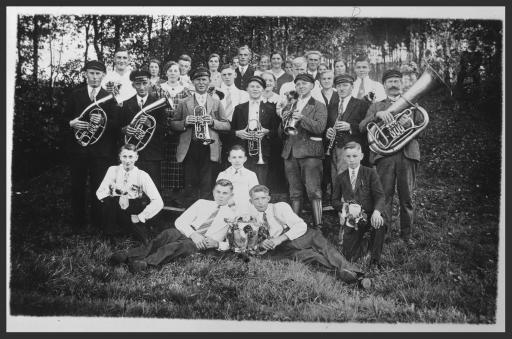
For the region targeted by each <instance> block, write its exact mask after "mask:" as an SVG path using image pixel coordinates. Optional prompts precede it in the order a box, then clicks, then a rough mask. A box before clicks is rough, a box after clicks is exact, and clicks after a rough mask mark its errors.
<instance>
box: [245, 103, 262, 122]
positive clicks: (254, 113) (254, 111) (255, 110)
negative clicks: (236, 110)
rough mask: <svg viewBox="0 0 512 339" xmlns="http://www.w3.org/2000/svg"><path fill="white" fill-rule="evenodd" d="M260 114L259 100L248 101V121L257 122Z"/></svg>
mask: <svg viewBox="0 0 512 339" xmlns="http://www.w3.org/2000/svg"><path fill="white" fill-rule="evenodd" d="M259 113H260V100H259V99H258V100H253V99H251V100H249V115H248V117H247V119H248V120H252V119H256V120H259V115H260V114H259Z"/></svg>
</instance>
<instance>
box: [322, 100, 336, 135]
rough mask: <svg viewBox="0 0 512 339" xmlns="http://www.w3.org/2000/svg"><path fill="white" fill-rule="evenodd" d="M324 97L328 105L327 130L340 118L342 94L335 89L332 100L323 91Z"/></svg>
mask: <svg viewBox="0 0 512 339" xmlns="http://www.w3.org/2000/svg"><path fill="white" fill-rule="evenodd" d="M322 98H323V99H324V103H325V106H326V107H327V125H326V126H325V130H326V131H327V128H329V127H332V126H334V122H335V121H336V119H337V118H338V106H339V104H340V96H339V95H338V92H336V90H334V91H333V92H332V95H331V100H327V98H326V97H325V95H324V94H323V93H322Z"/></svg>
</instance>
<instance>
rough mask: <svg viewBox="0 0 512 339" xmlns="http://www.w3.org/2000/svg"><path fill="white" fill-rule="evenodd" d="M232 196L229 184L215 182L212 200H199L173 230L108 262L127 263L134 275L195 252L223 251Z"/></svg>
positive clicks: (184, 213) (231, 211)
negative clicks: (229, 203) (226, 220)
mask: <svg viewBox="0 0 512 339" xmlns="http://www.w3.org/2000/svg"><path fill="white" fill-rule="evenodd" d="M232 196H233V184H232V183H231V182H230V181H228V180H225V179H221V180H218V181H217V182H216V183H215V187H214V188H213V199H214V201H211V200H204V199H199V200H198V201H196V202H195V203H194V204H193V205H192V206H190V207H189V208H188V209H187V210H186V211H185V212H183V214H181V215H180V216H179V217H178V219H176V221H175V226H176V228H169V229H167V230H165V231H163V232H162V233H160V234H159V235H158V236H157V237H156V238H155V239H153V240H151V241H150V242H149V243H148V244H147V245H143V246H140V247H136V248H132V249H129V250H128V251H121V252H117V253H114V254H113V255H112V257H111V261H112V263H114V264H120V263H123V262H126V261H128V262H129V265H130V270H131V271H132V272H138V271H141V270H144V269H146V268H147V266H148V265H150V266H157V265H163V264H166V263H168V262H170V261H172V260H173V259H176V258H180V257H185V256H188V255H191V254H193V253H196V252H198V251H202V250H207V249H219V250H221V251H226V250H227V249H228V248H229V244H228V243H227V241H225V240H226V233H227V230H228V226H227V224H226V222H225V221H224V219H225V218H227V219H233V218H234V217H235V215H234V212H233V210H232V209H231V208H230V207H229V206H228V202H229V201H230V200H231V198H232Z"/></svg>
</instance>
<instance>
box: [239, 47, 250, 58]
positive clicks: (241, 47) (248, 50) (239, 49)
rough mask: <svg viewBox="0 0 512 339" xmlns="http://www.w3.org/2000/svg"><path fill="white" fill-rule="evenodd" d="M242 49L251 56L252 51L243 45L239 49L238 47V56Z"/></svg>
mask: <svg viewBox="0 0 512 339" xmlns="http://www.w3.org/2000/svg"><path fill="white" fill-rule="evenodd" d="M243 49H245V50H247V51H249V54H250V55H251V56H252V50H251V49H250V48H249V46H247V45H243V46H241V47H238V54H240V51H241V50H243Z"/></svg>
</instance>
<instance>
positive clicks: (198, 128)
mask: <svg viewBox="0 0 512 339" xmlns="http://www.w3.org/2000/svg"><path fill="white" fill-rule="evenodd" d="M205 116H206V108H205V107H204V106H196V107H194V117H195V118H196V121H195V124H194V133H195V136H196V138H197V139H199V140H203V145H205V146H206V145H209V144H212V143H214V142H215V140H213V139H212V138H210V128H209V127H208V124H207V123H206V122H205V121H204V117H205Z"/></svg>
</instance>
